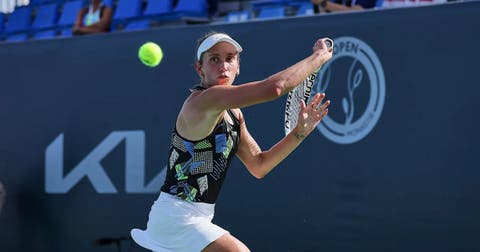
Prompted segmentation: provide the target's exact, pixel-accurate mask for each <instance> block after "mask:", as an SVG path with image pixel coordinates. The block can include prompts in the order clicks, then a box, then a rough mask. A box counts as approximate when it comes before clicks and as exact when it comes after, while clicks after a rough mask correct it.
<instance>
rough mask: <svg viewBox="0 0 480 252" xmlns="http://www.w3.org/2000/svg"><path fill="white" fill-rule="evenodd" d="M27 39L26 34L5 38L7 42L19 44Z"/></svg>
mask: <svg viewBox="0 0 480 252" xmlns="http://www.w3.org/2000/svg"><path fill="white" fill-rule="evenodd" d="M27 39H28V34H27V33H17V34H12V35H9V36H7V39H6V41H7V42H20V41H25V40H27Z"/></svg>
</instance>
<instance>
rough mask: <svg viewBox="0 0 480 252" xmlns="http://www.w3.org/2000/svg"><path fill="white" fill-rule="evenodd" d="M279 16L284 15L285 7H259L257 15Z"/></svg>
mask: <svg viewBox="0 0 480 252" xmlns="http://www.w3.org/2000/svg"><path fill="white" fill-rule="evenodd" d="M279 17H285V7H283V6H277V7H264V8H261V9H260V11H259V13H258V16H257V18H260V19H263V18H279Z"/></svg>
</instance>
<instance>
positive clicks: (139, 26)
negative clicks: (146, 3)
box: [124, 19, 150, 31]
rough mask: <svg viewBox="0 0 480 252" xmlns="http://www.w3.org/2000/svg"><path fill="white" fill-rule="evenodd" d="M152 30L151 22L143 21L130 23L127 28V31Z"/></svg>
mask: <svg viewBox="0 0 480 252" xmlns="http://www.w3.org/2000/svg"><path fill="white" fill-rule="evenodd" d="M149 28H150V20H147V19H142V20H135V21H131V22H129V23H128V24H127V25H126V26H125V29H124V30H125V31H136V30H146V29H149Z"/></svg>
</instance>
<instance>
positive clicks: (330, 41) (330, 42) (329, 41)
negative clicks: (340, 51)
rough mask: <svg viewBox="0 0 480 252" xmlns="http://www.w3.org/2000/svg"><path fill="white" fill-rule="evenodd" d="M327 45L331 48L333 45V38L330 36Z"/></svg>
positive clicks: (326, 41) (326, 40)
mask: <svg viewBox="0 0 480 252" xmlns="http://www.w3.org/2000/svg"><path fill="white" fill-rule="evenodd" d="M325 45H326V46H327V47H329V48H330V47H333V40H331V39H329V38H327V39H325Z"/></svg>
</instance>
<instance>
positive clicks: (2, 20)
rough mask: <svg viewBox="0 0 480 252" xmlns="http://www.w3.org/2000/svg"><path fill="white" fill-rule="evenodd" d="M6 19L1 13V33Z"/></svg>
mask: <svg viewBox="0 0 480 252" xmlns="http://www.w3.org/2000/svg"><path fill="white" fill-rule="evenodd" d="M4 20H5V17H4V15H3V13H0V33H1V32H3V23H4Z"/></svg>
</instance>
